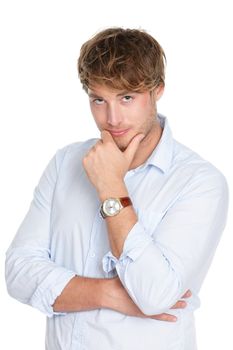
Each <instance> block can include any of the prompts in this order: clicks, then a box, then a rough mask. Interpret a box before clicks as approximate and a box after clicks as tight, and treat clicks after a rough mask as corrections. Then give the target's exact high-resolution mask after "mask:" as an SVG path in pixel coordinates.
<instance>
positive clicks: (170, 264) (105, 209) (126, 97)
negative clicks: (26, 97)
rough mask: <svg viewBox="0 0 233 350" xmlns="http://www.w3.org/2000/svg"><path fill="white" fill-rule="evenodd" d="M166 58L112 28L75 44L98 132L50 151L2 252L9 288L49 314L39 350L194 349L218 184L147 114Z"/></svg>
mask: <svg viewBox="0 0 233 350" xmlns="http://www.w3.org/2000/svg"><path fill="white" fill-rule="evenodd" d="M164 62H165V55H164V52H163V50H162V48H161V46H160V45H159V44H158V42H157V41H156V40H155V39H154V38H153V37H151V36H150V35H149V34H147V33H146V32H144V31H140V30H129V29H126V30H125V29H122V28H110V29H107V30H104V31H102V32H100V33H98V34H97V35H95V36H94V37H93V38H92V39H90V40H89V41H87V42H86V43H85V44H84V45H83V46H82V48H81V53H80V57H79V61H78V70H79V76H80V80H81V83H82V85H83V87H84V90H85V91H86V92H87V94H88V97H89V100H90V107H91V112H92V114H93V117H94V120H95V122H96V124H97V126H98V128H99V130H100V132H101V138H100V139H91V140H88V141H86V142H81V143H76V144H72V145H69V146H67V147H65V148H64V149H62V150H59V151H58V152H57V154H56V155H55V156H54V158H53V159H52V160H51V162H50V163H49V165H48V167H47V168H46V170H45V172H44V174H43V176H42V177H41V180H40V182H39V185H38V186H37V187H36V189H35V194H34V200H33V202H32V204H31V207H30V209H29V212H28V214H27V216H26V217H25V219H24V221H23V223H22V225H21V227H20V228H19V230H18V233H17V235H16V237H15V239H14V241H13V242H12V244H11V246H10V248H9V250H8V252H7V261H6V280H7V286H8V290H9V293H10V294H11V295H12V296H13V297H15V298H17V299H18V300H20V301H21V302H23V303H28V304H30V305H32V306H33V307H36V308H38V309H39V310H41V311H42V312H44V313H45V314H46V315H47V316H48V318H47V336H46V349H50V350H56V349H66V350H67V349H76V350H78V349H88V350H92V349H93V350H97V349H101V350H107V349H108V350H109V349H125V350H126V349H127V350H129V349H134V350H137V349H140V350H141V349H147V350H150V349H151V350H152V349H156V350H162V349H163V350H164V349H173V350H175V349H176V350H178V349H179V350H181V349H185V350H193V349H196V342H195V325H194V316H193V311H194V310H195V309H196V308H197V307H198V306H199V298H198V293H199V290H200V287H201V285H202V282H203V280H204V277H205V276H206V273H207V270H208V268H209V266H210V263H211V260H212V258H213V255H214V252H215V249H216V246H217V244H218V241H219V238H220V235H221V233H222V231H223V228H224V225H225V221H226V212H227V202H228V200H227V199H228V190H227V185H226V181H225V178H224V176H223V175H222V174H221V173H220V172H219V171H218V170H217V169H216V168H215V167H214V166H213V165H211V164H210V163H208V162H207V161H205V160H203V159H202V158H201V157H200V156H199V155H197V154H196V153H194V152H193V151H191V150H190V149H188V148H187V147H185V146H183V145H181V144H180V143H178V142H177V141H175V140H174V139H173V137H172V134H171V130H170V128H169V125H168V121H167V119H166V118H165V117H163V116H161V115H159V114H158V113H157V108H156V103H157V101H158V100H159V98H160V97H161V96H162V94H163V89H164ZM184 298H187V299H186V302H185V301H184V300H183V299H184Z"/></svg>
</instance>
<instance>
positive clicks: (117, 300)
mask: <svg viewBox="0 0 233 350" xmlns="http://www.w3.org/2000/svg"><path fill="white" fill-rule="evenodd" d="M104 295H105V296H104V302H103V304H104V307H106V308H110V309H113V310H115V311H118V312H121V313H123V314H126V315H128V316H135V317H142V318H153V319H155V320H159V321H167V322H175V321H176V320H177V317H176V316H174V315H171V314H168V313H162V314H159V315H153V316H151V315H150V316H147V315H145V314H143V313H142V311H141V310H140V309H139V308H138V306H137V305H136V304H135V303H134V302H133V300H132V299H131V298H130V296H129V295H128V293H127V292H126V290H125V288H124V287H123V285H122V283H121V281H120V279H119V278H118V277H115V278H112V279H109V280H108V287H107V288H106V289H105V293H104ZM191 295H192V293H191V291H190V290H188V291H187V292H186V293H185V294H184V295H183V296H182V298H181V299H183V298H184V299H185V298H189V297H190V296H191ZM186 306H187V303H186V301H184V300H178V301H177V302H176V304H175V305H174V306H173V307H172V308H171V309H184V308H185V307H186Z"/></svg>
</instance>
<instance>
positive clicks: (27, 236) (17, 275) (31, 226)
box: [6, 150, 75, 317]
mask: <svg viewBox="0 0 233 350" xmlns="http://www.w3.org/2000/svg"><path fill="white" fill-rule="evenodd" d="M64 155H65V150H61V151H59V152H58V153H57V154H56V156H55V157H53V159H52V160H51V161H50V163H49V165H48V166H47V168H46V170H45V172H44V173H43V175H42V177H41V179H40V181H39V184H38V186H37V187H36V189H35V192H34V198H33V201H32V203H31V206H30V209H29V211H28V213H27V215H26V217H25V219H24V221H23V223H22V224H21V226H20V228H19V230H18V232H17V235H16V237H15V238H14V240H13V242H12V244H11V246H10V247H9V249H8V251H7V254H6V283H7V289H8V292H9V294H10V295H11V296H12V297H14V298H16V299H17V300H19V301H21V302H23V303H26V304H29V305H31V306H33V307H35V308H37V309H39V310H40V311H42V312H43V313H45V314H46V315H47V316H49V317H51V316H52V315H53V309H52V307H51V304H53V303H54V300H55V299H56V297H57V296H58V295H59V294H60V293H61V291H62V290H63V289H64V287H65V286H66V285H67V283H68V282H69V281H70V280H71V278H73V277H74V276H75V272H74V271H70V270H68V269H66V268H63V267H61V266H58V265H56V264H55V263H54V262H53V261H51V259H50V234H51V233H50V211H51V203H52V200H53V193H54V189H55V186H56V181H57V177H58V173H59V169H60V166H61V163H62V160H63V157H64Z"/></svg>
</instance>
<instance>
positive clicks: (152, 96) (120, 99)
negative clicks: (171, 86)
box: [78, 28, 166, 151]
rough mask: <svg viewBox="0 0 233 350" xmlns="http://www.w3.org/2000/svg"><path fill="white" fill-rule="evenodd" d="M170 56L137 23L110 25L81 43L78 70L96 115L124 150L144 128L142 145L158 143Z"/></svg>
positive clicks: (149, 145)
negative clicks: (125, 26) (160, 102)
mask: <svg viewBox="0 0 233 350" xmlns="http://www.w3.org/2000/svg"><path fill="white" fill-rule="evenodd" d="M165 60H166V58H165V54H164V52H163V49H162V48H161V46H160V45H159V44H158V42H157V41H156V40H155V39H154V38H153V37H151V36H150V35H149V34H147V33H146V32H145V31H141V30H136V29H122V28H110V29H106V30H104V31H101V32H100V33H98V34H96V35H95V36H94V37H93V38H92V39H90V40H89V41H87V42H86V43H84V45H83V46H82V48H81V52H80V57H79V60H78V72H79V77H80V80H81V83H82V85H83V88H84V90H85V91H86V92H87V93H88V95H89V99H90V106H91V111H92V114H93V117H94V119H95V122H96V124H97V127H98V128H99V130H100V131H101V130H108V131H109V132H110V133H111V134H112V137H113V138H114V140H115V142H116V144H117V145H118V147H119V148H120V149H121V150H124V149H125V148H126V147H127V146H128V144H129V143H130V141H131V140H132V138H133V137H134V136H135V135H137V134H138V133H142V134H144V135H145V138H144V139H143V141H142V142H141V146H142V147H141V149H144V151H148V150H149V148H151V147H153V142H154V140H155V139H156V135H158V134H159V127H160V126H159V123H158V120H157V118H156V115H157V110H156V101H157V100H158V99H159V98H160V96H161V95H162V93H163V88H164V78H165V77H164V76H165V74H164V66H165ZM143 146H144V147H143Z"/></svg>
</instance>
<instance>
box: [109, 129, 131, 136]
mask: <svg viewBox="0 0 233 350" xmlns="http://www.w3.org/2000/svg"><path fill="white" fill-rule="evenodd" d="M129 130H130V129H125V130H108V131H109V132H110V134H111V135H112V136H122V135H125V134H126V133H127V132H128V131H129Z"/></svg>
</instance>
